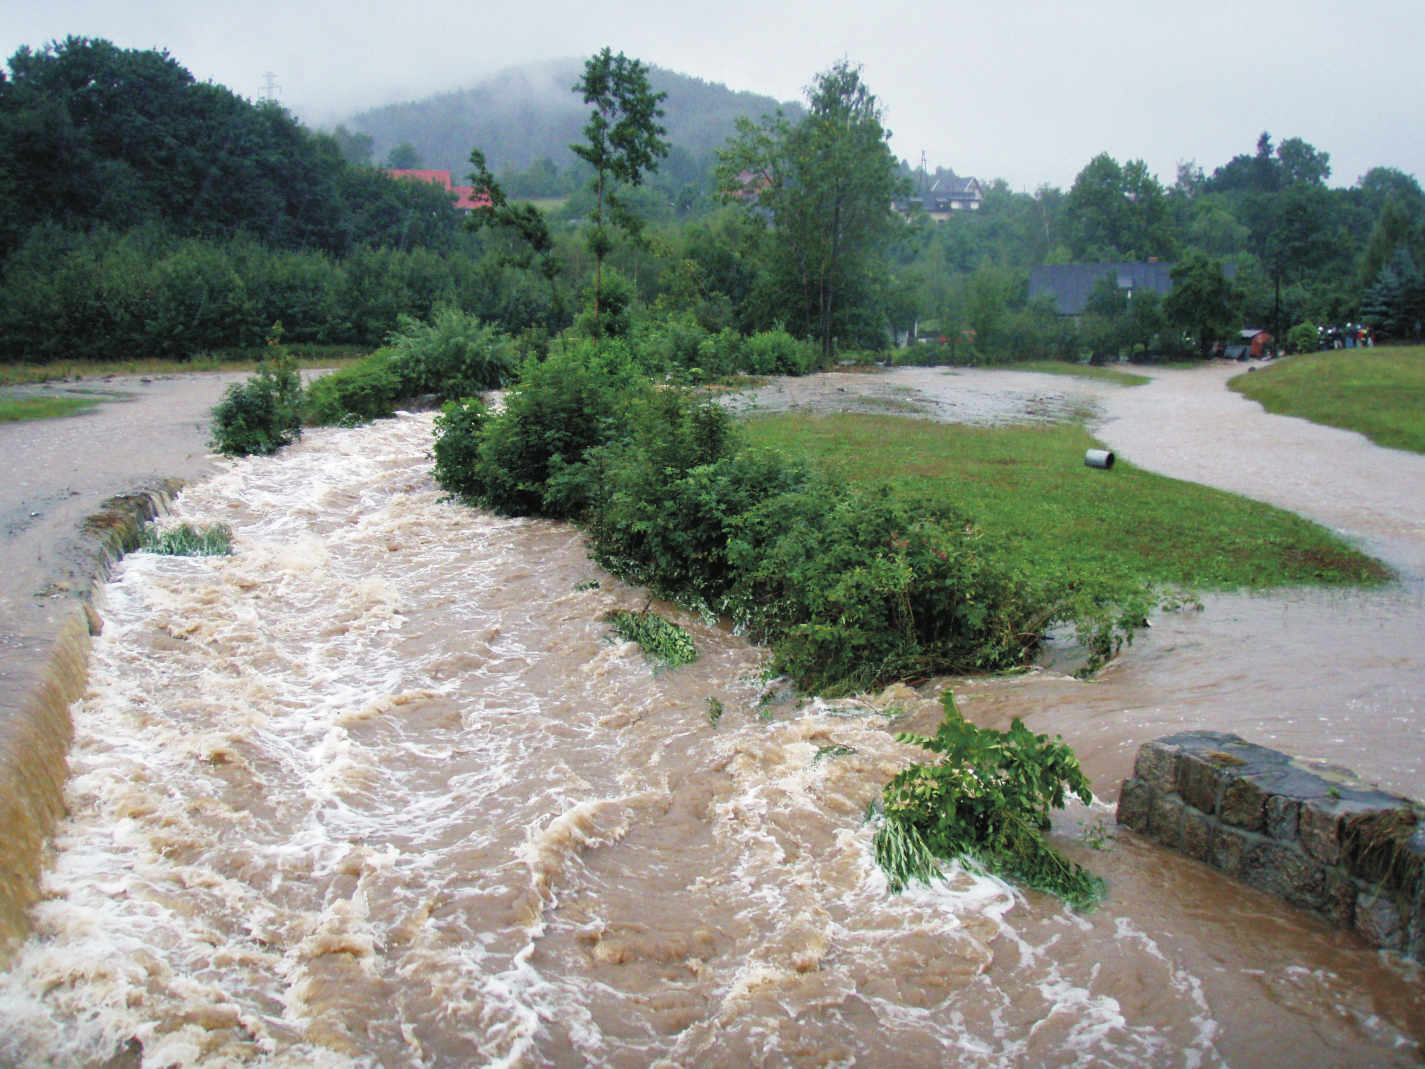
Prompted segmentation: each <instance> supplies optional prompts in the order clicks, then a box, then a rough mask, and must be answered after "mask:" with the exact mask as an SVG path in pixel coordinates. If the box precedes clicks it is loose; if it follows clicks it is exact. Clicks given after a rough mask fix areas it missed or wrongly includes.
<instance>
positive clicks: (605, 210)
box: [569, 48, 668, 333]
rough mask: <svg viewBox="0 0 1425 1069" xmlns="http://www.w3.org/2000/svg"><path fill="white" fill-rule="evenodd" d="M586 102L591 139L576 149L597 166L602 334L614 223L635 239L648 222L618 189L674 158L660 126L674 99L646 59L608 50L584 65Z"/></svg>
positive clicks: (593, 244) (595, 237)
mask: <svg viewBox="0 0 1425 1069" xmlns="http://www.w3.org/2000/svg"><path fill="white" fill-rule="evenodd" d="M574 92H576V93H582V94H583V97H584V103H585V104H592V105H593V110H592V111H591V112H590V113H589V121H588V123H587V124H586V125H585V127H584V137H585V140H584V141H583V142H582V143H580V144H574V145H570V146H569V148H570V149H571V150H572V151H573V153H574V155H576V156H578V157H579V158H580V159H582V160H584V161H585V162H587V163H588V164H589V166H591V167H593V168H594V177H593V179H592V180H591V181H590V184H589V188H590V189H591V190H593V192H594V196H595V201H594V214H593V218H592V219H591V222H592V223H593V226H592V227H591V228H590V229H589V235H588V243H589V251H590V252H591V253H593V256H594V330H595V332H596V333H597V332H598V330H599V298H600V296H601V295H602V293H603V283H604V259H605V257H607V256H608V254H609V253H610V252H612V251H613V248H614V243H613V237H612V236H611V235H610V233H609V230H608V226H607V224H608V223H612V224H613V225H614V226H617V227H619V228H620V229H621V230H623V231H624V232H625V233H627V234H628V235H629V237H630V238H632V239H633V240H635V241H639V240H641V238H642V234H643V220H642V219H640V218H639V217H638V216H637V215H635V214H634V213H633V212H632V211H630V210H629V208H628V205H627V204H625V203H624V201H623V199H622V198H621V197H620V196H619V193H618V186H619V185H620V184H621V185H625V186H638V185H642V184H643V176H644V175H645V174H647V173H649V172H652V171H656V170H658V161H659V159H661V158H662V157H664V156H667V155H668V144H667V142H665V141H664V140H663V135H664V134H665V133H667V131H666V130H665V129H664V128H663V127H662V126H660V125H659V124H658V120H659V119H661V118H662V117H663V109H662V108H661V107H659V104H661V103H662V102H663V99H664V98H665V97H666V96H667V95H668V94H666V93H655V92H654V91H653V89H652V88H651V87H650V86H649V84H648V68H647V67H645V66H644V65H643V63H642V62H641V61H640V60H636V59H628V58H627V57H625V56H624V54H623V53H622V52H620V53H619V54H618V55H614V54H613V52H612V51H611V50H610V49H607V48H605V49H604V50H603V51H602V52H600V53H598V54H597V55H595V56H591V57H590V58H589V60H588V62H586V63H585V64H584V77H583V78H582V79H581V80H580V81H579V83H578V84H577V85H575V86H574Z"/></svg>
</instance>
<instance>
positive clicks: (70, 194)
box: [0, 37, 459, 255]
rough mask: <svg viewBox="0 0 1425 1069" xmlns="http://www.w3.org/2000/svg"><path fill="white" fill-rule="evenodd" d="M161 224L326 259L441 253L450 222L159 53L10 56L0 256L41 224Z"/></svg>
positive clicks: (274, 113) (437, 196)
mask: <svg viewBox="0 0 1425 1069" xmlns="http://www.w3.org/2000/svg"><path fill="white" fill-rule="evenodd" d="M159 221H161V222H162V223H163V224H164V225H165V226H167V227H169V228H171V229H172V230H173V231H174V232H175V233H176V234H178V235H179V236H182V237H195V238H206V239H219V240H221V239H226V238H229V237H231V236H232V235H233V234H235V233H236V232H238V231H243V232H245V233H247V234H249V235H251V236H252V237H253V238H255V239H257V240H259V241H261V242H262V243H263V244H264V245H268V246H271V247H276V248H311V249H320V250H322V251H324V252H326V253H329V254H334V255H342V254H345V253H348V252H351V251H353V250H354V249H356V248H358V247H360V246H361V245H373V246H393V247H399V248H411V247H414V246H416V245H432V244H439V243H441V242H442V241H443V242H445V243H447V244H448V243H449V241H450V239H451V238H452V236H453V235H454V234H455V232H456V229H457V226H458V222H459V220H458V217H457V215H456V213H455V210H454V207H453V205H452V203H451V200H450V198H449V197H448V196H447V195H446V194H445V193H444V191H442V190H437V189H435V188H434V187H431V186H427V185H422V184H419V183H412V182H396V181H393V180H391V179H390V178H389V177H388V176H386V175H384V174H382V173H381V172H379V171H376V170H373V169H371V168H366V167H353V166H351V165H349V164H348V163H347V162H346V161H345V159H344V158H343V157H342V155H341V152H340V149H339V148H338V146H337V143H336V142H335V141H334V140H333V139H332V138H329V137H326V136H324V135H320V134H313V133H311V132H309V131H307V130H305V129H304V128H303V127H302V126H301V125H299V124H298V123H297V122H296V120H294V119H293V118H292V116H291V115H289V114H288V113H287V112H286V111H285V110H283V109H282V108H281V107H279V106H277V105H275V104H271V103H261V104H252V103H249V102H248V101H246V100H243V99H242V98H241V97H239V96H237V95H236V94H234V93H232V92H231V91H229V90H227V89H224V88H223V87H221V86H218V85H213V84H212V83H205V82H199V81H197V80H195V79H194V77H193V76H192V75H191V74H189V73H188V71H186V70H184V69H183V67H181V66H180V65H179V64H178V63H177V62H176V61H175V60H173V59H171V58H170V57H169V56H168V55H167V54H166V53H160V52H152V51H135V50H128V49H121V48H117V47H115V46H114V45H112V44H110V43H109V42H107V41H102V40H90V39H87V38H81V37H70V38H67V39H65V40H64V41H61V42H57V43H54V44H51V45H48V46H46V47H45V48H43V49H40V50H39V51H31V50H30V49H28V48H22V49H20V50H19V51H18V52H16V53H15V54H14V55H13V56H12V57H11V58H10V62H9V75H8V77H6V78H3V79H0V255H4V254H6V253H8V252H9V251H10V250H11V249H13V248H15V247H17V246H19V245H20V244H22V243H23V241H24V237H25V235H26V234H27V233H28V232H29V231H30V230H32V229H33V228H34V227H36V226H40V225H43V224H54V225H59V226H63V227H65V228H67V229H78V230H86V229H89V228H92V227H95V226H98V225H103V226H107V227H111V228H114V229H117V230H126V229H129V228H131V227H134V226H138V225H141V224H145V223H153V222H159Z"/></svg>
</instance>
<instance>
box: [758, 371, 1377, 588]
mask: <svg viewBox="0 0 1425 1069" xmlns="http://www.w3.org/2000/svg"><path fill="white" fill-rule="evenodd" d="M1377 352H1379V350H1377ZM1291 363H1292V362H1291V361H1287V362H1285V363H1284V364H1283V365H1281V366H1282V367H1284V368H1285V367H1289V366H1290V364H1291ZM1274 374H1275V372H1274ZM1261 375H1262V372H1256V373H1254V374H1253V375H1251V376H1250V377H1246V376H1244V377H1243V379H1239V380H1238V381H1239V382H1241V381H1244V380H1245V381H1249V382H1250V383H1251V384H1252V385H1253V386H1255V385H1256V380H1257V379H1258V378H1259V377H1260V376H1261ZM744 434H745V435H746V438H747V441H748V442H750V443H751V444H752V445H754V446H760V447H761V448H763V449H775V450H778V451H780V452H783V453H785V454H787V455H790V456H798V457H804V458H806V459H807V460H810V461H814V462H816V463H818V464H820V465H823V466H825V467H826V468H827V469H828V470H830V471H831V472H833V473H835V474H836V475H837V476H839V477H842V478H846V479H849V480H851V481H852V482H855V483H860V484H863V485H867V486H874V485H879V484H883V483H885V484H889V485H890V486H891V487H893V488H894V489H895V490H896V492H898V493H902V494H906V495H910V496H917V497H930V498H939V499H941V500H943V501H945V502H950V503H953V504H954V505H955V506H956V507H958V508H960V509H962V510H964V512H966V513H967V514H969V515H971V516H973V517H975V520H976V523H977V524H978V526H979V527H980V528H981V529H982V530H983V531H984V532H985V537H986V539H987V540H990V541H992V542H994V543H995V544H997V545H998V546H1000V547H1001V548H1002V550H1003V551H1004V552H1005V553H1007V554H1008V555H1009V556H1010V558H1011V559H1013V560H1014V561H1015V562H1017V565H1018V566H1019V567H1020V568H1025V569H1029V570H1031V571H1032V570H1034V569H1037V568H1041V567H1042V568H1046V569H1049V570H1050V571H1051V572H1063V573H1065V574H1068V575H1077V576H1093V577H1095V580H1096V581H1097V582H1100V583H1103V584H1106V585H1109V586H1119V587H1121V588H1123V589H1131V588H1132V585H1133V584H1134V583H1135V582H1139V581H1142V580H1144V579H1147V580H1150V581H1152V582H1156V583H1161V584H1164V585H1166V586H1170V587H1186V588H1189V589H1204V588H1206V589H1227V590H1234V589H1261V588H1266V587H1271V586H1278V585H1282V584H1295V583H1311V584H1317V583H1321V584H1327V585H1346V584H1357V583H1374V582H1380V581H1382V580H1383V579H1386V578H1388V574H1389V573H1388V572H1386V571H1385V569H1384V568H1382V566H1381V565H1380V563H1379V562H1377V561H1375V560H1373V559H1372V558H1370V557H1368V556H1366V555H1365V554H1363V553H1360V552H1359V551H1357V550H1355V549H1352V548H1351V547H1350V546H1349V545H1347V544H1346V543H1345V542H1342V541H1341V540H1340V539H1338V538H1335V537H1333V536H1332V535H1331V533H1330V532H1329V531H1327V530H1325V529H1324V528H1322V527H1320V526H1318V525H1316V524H1314V523H1311V522H1310V521H1309V520H1304V519H1302V518H1301V517H1300V516H1296V515H1294V514H1292V513H1290V512H1286V511H1283V510H1281V509H1276V508H1273V507H1271V506H1270V505H1264V504H1262V503H1261V502H1257V501H1252V500H1250V499H1248V498H1245V497H1239V496H1237V495H1235V494H1228V493H1224V492H1222V491H1220V490H1214V489H1212V488H1211V487H1207V486H1200V485H1198V484H1196V483H1187V482H1181V481H1179V480H1177V479H1169V478H1167V477H1165V476H1162V475H1155V474H1153V473H1152V472H1146V471H1142V470H1140V469H1138V468H1135V467H1133V466H1132V465H1131V464H1129V463H1127V462H1125V461H1124V460H1122V459H1121V458H1120V459H1119V461H1118V463H1117V464H1115V465H1114V468H1113V470H1112V471H1109V472H1103V471H1096V470H1094V469H1092V468H1088V467H1085V466H1084V450H1086V449H1088V448H1097V447H1098V446H1100V445H1101V444H1102V443H1100V442H1097V441H1095V440H1094V438H1093V437H1092V436H1091V435H1090V434H1089V433H1088V432H1087V431H1086V430H1084V428H1082V427H1079V426H1075V425H1072V424H1058V425H1053V426H1013V427H970V426H962V425H954V424H944V423H934V422H931V421H929V420H920V419H904V418H897V417H894V416H861V415H834V416H803V415H792V414H788V415H763V416H757V417H755V418H753V419H751V420H749V421H748V422H747V424H746V427H745V430H744Z"/></svg>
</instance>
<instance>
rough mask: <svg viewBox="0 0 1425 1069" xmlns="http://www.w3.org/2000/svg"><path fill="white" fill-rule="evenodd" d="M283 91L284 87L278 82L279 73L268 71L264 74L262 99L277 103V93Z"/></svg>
mask: <svg viewBox="0 0 1425 1069" xmlns="http://www.w3.org/2000/svg"><path fill="white" fill-rule="evenodd" d="M281 92H282V87H281V86H280V85H278V84H277V75H276V74H274V73H273V72H272V71H268V72H267V73H266V74H264V75H263V76H262V99H263V100H265V101H267V102H268V103H269V104H275V103H277V95H278V94H279V93H281Z"/></svg>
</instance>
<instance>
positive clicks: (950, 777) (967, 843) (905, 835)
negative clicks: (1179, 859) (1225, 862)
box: [874, 690, 1103, 908]
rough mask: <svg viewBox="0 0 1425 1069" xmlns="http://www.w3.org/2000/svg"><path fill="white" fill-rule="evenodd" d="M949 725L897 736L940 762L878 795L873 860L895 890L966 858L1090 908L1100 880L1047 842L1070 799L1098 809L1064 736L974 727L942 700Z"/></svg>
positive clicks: (902, 775) (902, 776) (903, 775)
mask: <svg viewBox="0 0 1425 1069" xmlns="http://www.w3.org/2000/svg"><path fill="white" fill-rule="evenodd" d="M940 700H941V704H942V705H943V706H944V709H945V718H944V720H943V721H942V722H941V724H940V727H939V729H938V730H937V731H936V732H935V734H934V735H931V736H925V735H909V734H901V735H897V736H896V738H897V739H898V740H900V741H901V742H905V743H910V744H912V745H915V746H920V747H922V748H923V749H925V750H927V751H929V752H930V753H932V754H936V755H938V759H937V760H935V761H933V762H930V763H927V764H920V763H916V764H912V765H910V766H909V767H907V768H905V769H903V770H902V771H900V772H898V773H896V775H895V776H894V777H893V778H892V779H891V782H890V783H888V784H887V785H886V788H885V791H884V793H883V795H882V802H883V805H884V806H885V822H884V823H883V824H882V825H881V827H880V828H879V829H878V830H877V831H876V836H875V840H874V845H875V852H876V861H877V862H878V863H879V864H880V866H881V868H882V869H883V870H884V871H885V873H886V878H887V879H888V880H889V881H890V884H891V888H892V890H896V891H899V890H901V889H902V888H904V887H905V886H906V884H907V883H909V882H910V881H912V880H922V881H925V882H929V881H930V880H932V879H933V878H934V877H935V876H937V875H938V874H939V870H940V866H939V861H940V860H946V861H955V860H963V861H967V862H969V863H970V865H971V866H972V867H982V868H984V869H986V870H988V871H990V872H993V873H996V874H998V875H1003V876H1008V877H1011V878H1013V879H1016V880H1019V881H1020V882H1022V883H1024V884H1026V885H1028V886H1030V887H1033V888H1036V889H1038V890H1041V891H1048V892H1050V893H1051V894H1056V895H1059V896H1060V897H1061V898H1063V899H1064V900H1066V901H1067V902H1068V903H1069V904H1070V905H1072V906H1075V907H1078V908H1088V907H1092V906H1093V905H1094V904H1095V903H1097V902H1098V900H1099V899H1100V898H1101V897H1102V895H1103V881H1102V880H1100V879H1098V878H1097V877H1096V876H1093V875H1092V874H1090V873H1088V872H1087V871H1085V870H1084V869H1083V868H1081V867H1080V866H1079V865H1076V864H1075V863H1074V862H1072V861H1069V860H1068V859H1067V858H1065V857H1064V856H1063V855H1062V854H1060V853H1059V852H1058V851H1057V850H1055V849H1054V848H1053V847H1052V846H1050V845H1049V844H1048V843H1047V842H1045V840H1044V830H1045V828H1046V827H1047V826H1048V822H1049V811H1050V810H1051V809H1063V808H1064V803H1065V800H1066V796H1067V795H1068V794H1074V795H1077V796H1078V798H1079V800H1080V801H1081V802H1083V803H1084V804H1085V805H1089V804H1091V803H1092V802H1093V792H1092V791H1091V790H1090V789H1089V781H1088V777H1086V776H1085V775H1084V773H1083V770H1082V769H1081V768H1080V767H1079V762H1078V759H1077V758H1075V757H1074V754H1073V751H1071V750H1070V749H1069V748H1068V747H1067V746H1065V745H1064V744H1063V740H1062V739H1058V738H1055V739H1053V740H1052V741H1051V740H1050V739H1049V738H1048V737H1047V736H1045V735H1035V734H1034V733H1033V732H1031V731H1030V730H1029V729H1028V728H1026V727H1025V726H1024V724H1023V723H1021V722H1020V720H1019V718H1018V717H1015V719H1014V723H1013V724H1012V725H1011V726H1010V729H1009V731H1007V732H1004V731H996V730H994V729H993V728H978V727H975V725H973V724H970V723H968V722H967V721H966V720H965V718H964V717H962V716H961V715H960V712H959V710H958V709H956V708H955V697H954V695H953V694H952V693H951V692H950V691H948V690H947V691H945V692H944V694H942V695H941V699H940Z"/></svg>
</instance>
